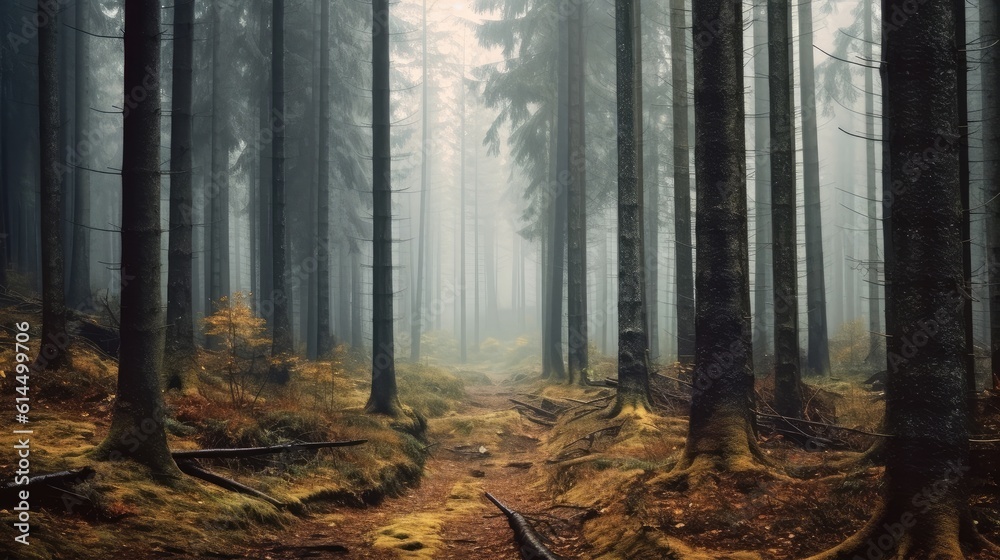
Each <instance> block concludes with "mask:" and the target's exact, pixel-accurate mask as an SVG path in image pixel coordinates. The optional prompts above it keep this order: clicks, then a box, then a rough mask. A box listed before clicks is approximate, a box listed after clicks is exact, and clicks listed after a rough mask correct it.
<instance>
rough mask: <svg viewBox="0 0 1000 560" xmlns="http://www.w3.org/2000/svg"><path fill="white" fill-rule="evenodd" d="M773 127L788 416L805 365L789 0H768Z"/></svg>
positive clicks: (780, 354) (778, 404) (778, 328)
mask: <svg viewBox="0 0 1000 560" xmlns="http://www.w3.org/2000/svg"><path fill="white" fill-rule="evenodd" d="M767 15H768V17H767V21H768V24H769V27H768V33H767V36H768V41H767V43H768V48H767V51H768V64H769V67H770V73H769V75H768V90H769V96H770V108H771V110H770V115H771V119H770V129H771V231H772V238H773V239H774V244H773V248H772V250H773V252H774V263H773V269H774V401H775V410H776V411H777V412H778V414H780V415H782V416H787V417H790V418H800V417H801V416H802V383H801V373H800V371H799V292H798V277H799V275H798V267H799V259H798V254H797V251H796V249H797V245H798V235H797V234H798V228H797V225H796V219H795V217H796V216H795V214H796V212H797V210H798V209H797V208H796V201H795V103H794V95H795V93H794V89H793V87H792V73H793V72H794V70H793V66H792V49H791V46H792V45H791V34H790V33H789V31H790V30H791V24H792V13H791V6H790V5H789V0H768V3H767Z"/></svg>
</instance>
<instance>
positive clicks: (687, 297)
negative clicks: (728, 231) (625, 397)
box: [670, 0, 695, 363]
mask: <svg viewBox="0 0 1000 560" xmlns="http://www.w3.org/2000/svg"><path fill="white" fill-rule="evenodd" d="M684 14H685V2H684V0H670V60H671V64H670V72H671V80H672V86H673V93H672V104H673V119H674V252H675V259H676V265H675V266H676V267H677V271H676V276H677V293H676V305H677V359H678V361H680V362H681V363H690V362H691V361H692V360H693V359H694V342H695V334H694V269H693V260H692V254H691V168H690V161H691V159H690V158H691V152H690V146H689V145H688V137H689V136H690V134H689V132H688V129H689V126H688V111H689V107H688V89H687V88H688V84H687V81H688V80H687V45H686V44H685V43H686V34H687V28H686V27H685V25H686V19H687V18H686V16H685V15H684Z"/></svg>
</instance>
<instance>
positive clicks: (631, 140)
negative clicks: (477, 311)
mask: <svg viewBox="0 0 1000 560" xmlns="http://www.w3.org/2000/svg"><path fill="white" fill-rule="evenodd" d="M634 10H635V1H634V0H615V45H616V46H617V48H616V49H615V51H616V59H615V62H616V68H617V70H616V89H617V97H618V395H617V399H616V401H615V405H614V407H613V408H612V410H611V415H612V416H614V415H617V414H619V413H620V412H622V411H626V410H630V409H638V410H648V409H649V354H648V348H649V342H648V339H647V336H646V321H645V313H644V309H643V306H644V304H643V278H642V275H643V267H642V260H643V258H644V256H645V255H644V252H643V248H642V221H641V219H640V217H641V215H642V203H641V198H640V192H639V179H638V166H637V160H638V158H639V155H638V148H639V147H638V146H637V142H636V139H637V135H636V132H635V128H636V127H637V126H639V125H640V123H638V122H636V121H637V120H638V119H637V118H636V117H637V113H636V110H635V103H636V98H635V94H636V87H635V60H634V58H633V57H634V53H635V40H636V34H635V32H634V17H635V12H634Z"/></svg>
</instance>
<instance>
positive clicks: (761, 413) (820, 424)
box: [753, 410, 892, 438]
mask: <svg viewBox="0 0 1000 560" xmlns="http://www.w3.org/2000/svg"><path fill="white" fill-rule="evenodd" d="M753 412H754V414H756V415H757V416H760V417H762V418H774V419H776V420H784V421H786V422H798V423H799V424H806V425H809V426H819V427H822V428H831V429H834V430H844V431H847V432H854V433H856V434H864V435H866V436H875V437H883V438H890V437H892V435H890V434H880V433H877V432H866V431H865V430H859V429H857V428H848V427H846V426H837V425H836V424H824V423H823V422H813V421H812V420H802V419H799V418H789V417H787V416H780V415H778V414H766V413H764V412H758V411H756V410H755V411H753ZM803 434H804V435H807V436H808V435H809V434H805V433H804V432H803Z"/></svg>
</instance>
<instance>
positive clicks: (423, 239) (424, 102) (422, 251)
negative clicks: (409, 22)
mask: <svg viewBox="0 0 1000 560" xmlns="http://www.w3.org/2000/svg"><path fill="white" fill-rule="evenodd" d="M422 24H423V25H422V27H423V34H422V42H421V45H422V50H421V63H422V64H421V72H422V75H421V84H420V135H421V137H420V217H419V220H420V225H419V228H420V229H419V230H418V231H417V271H416V276H417V284H416V288H417V289H416V291H415V292H413V320H412V322H411V325H410V360H411V361H413V362H417V361H419V360H420V337H421V335H422V333H423V329H424V309H423V298H424V277H425V276H426V275H427V263H426V258H427V255H426V253H427V231H428V230H427V219H428V217H429V216H428V211H427V210H428V208H427V206H428V204H429V198H430V193H429V192H428V189H430V180H429V177H428V175H429V170H430V166H429V165H428V161H427V160H428V158H429V157H430V146H431V137H430V126H429V118H428V117H429V115H430V110H429V107H428V102H429V100H430V98H429V95H428V94H429V85H428V79H429V78H430V76H429V74H428V72H427V0H423V9H422Z"/></svg>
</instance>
